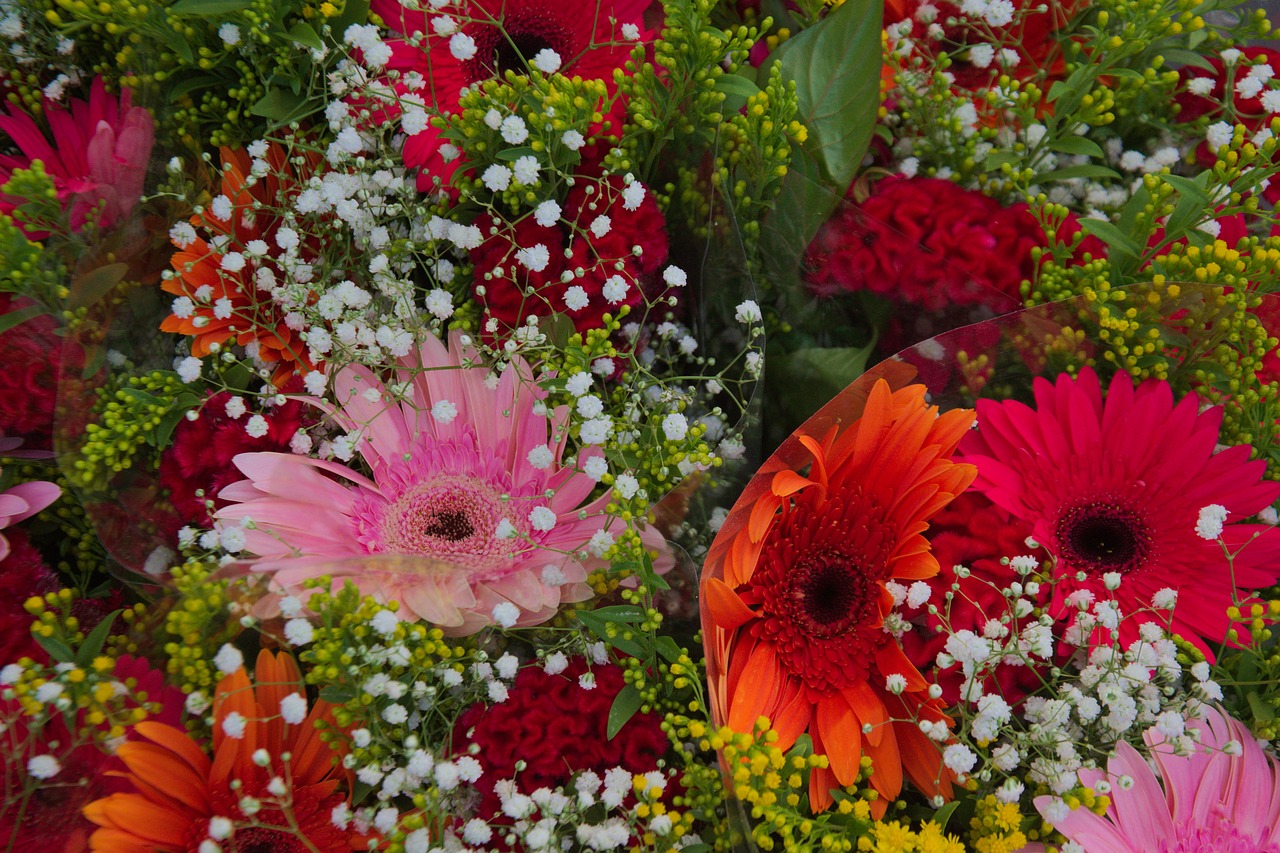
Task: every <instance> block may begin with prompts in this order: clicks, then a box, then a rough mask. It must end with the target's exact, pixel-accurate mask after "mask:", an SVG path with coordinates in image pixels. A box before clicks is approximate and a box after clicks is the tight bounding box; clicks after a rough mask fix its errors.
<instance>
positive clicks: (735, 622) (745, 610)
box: [702, 578, 756, 631]
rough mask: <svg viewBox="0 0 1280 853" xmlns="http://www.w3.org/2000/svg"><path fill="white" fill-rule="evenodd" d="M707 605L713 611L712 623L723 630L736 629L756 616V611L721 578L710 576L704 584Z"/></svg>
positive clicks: (703, 589)
mask: <svg viewBox="0 0 1280 853" xmlns="http://www.w3.org/2000/svg"><path fill="white" fill-rule="evenodd" d="M702 593H703V595H704V596H705V597H706V598H705V600H706V602H707V607H708V608H709V610H710V611H711V619H712V624H714V625H715V626H716V627H718V628H720V629H721V630H723V631H734V630H736V629H737V628H740V627H741V626H743V625H745V624H747V623H748V622H750V621H751V620H752V619H755V618H756V614H755V611H753V610H752V609H751V608H749V607H747V605H745V604H743V603H742V599H741V598H739V597H738V594H737V593H735V592H734V591H733V589H732V588H730V586H729V585H728V584H727V583H725V582H724V581H722V580H720V579H719V578H708V579H707V582H706V583H704V584H703V585H702Z"/></svg>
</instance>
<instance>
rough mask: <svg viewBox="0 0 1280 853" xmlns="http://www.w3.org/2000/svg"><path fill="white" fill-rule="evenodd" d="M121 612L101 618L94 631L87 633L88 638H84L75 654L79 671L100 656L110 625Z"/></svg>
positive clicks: (109, 631) (117, 611) (114, 612)
mask: <svg viewBox="0 0 1280 853" xmlns="http://www.w3.org/2000/svg"><path fill="white" fill-rule="evenodd" d="M122 612H123V611H121V610H116V611H113V612H111V613H108V614H107V615H106V616H104V617H102V621H101V622H99V623H98V624H97V625H96V626H94V629H93V630H92V631H90V632H89V636H87V637H85V638H84V642H83V643H81V644H80V650H79V651H77V652H76V666H78V667H80V668H81V669H85V668H87V667H88V666H89V665H90V664H92V663H93V659H94V658H96V657H97V656H98V655H100V654H102V647H103V646H104V645H105V644H106V642H107V636H108V635H110V633H111V625H112V623H114V622H115V621H116V617H117V616H119V615H120V614H121V613H122Z"/></svg>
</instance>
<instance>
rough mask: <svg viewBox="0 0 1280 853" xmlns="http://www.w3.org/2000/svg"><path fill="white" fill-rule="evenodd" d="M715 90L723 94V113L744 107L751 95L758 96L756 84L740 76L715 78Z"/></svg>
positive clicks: (733, 111)
mask: <svg viewBox="0 0 1280 853" xmlns="http://www.w3.org/2000/svg"><path fill="white" fill-rule="evenodd" d="M715 90H716V91H717V92H723V93H724V96H725V97H724V111H725V112H732V113H736V112H737V111H738V110H740V109H742V108H743V107H744V106H746V104H747V99H748V98H750V97H751V96H752V95H758V94H760V87H759V86H757V85H756V82H755V81H754V80H750V79H748V78H746V77H744V76H742V75H741V74H721V75H720V76H719V77H717V78H716V85H715Z"/></svg>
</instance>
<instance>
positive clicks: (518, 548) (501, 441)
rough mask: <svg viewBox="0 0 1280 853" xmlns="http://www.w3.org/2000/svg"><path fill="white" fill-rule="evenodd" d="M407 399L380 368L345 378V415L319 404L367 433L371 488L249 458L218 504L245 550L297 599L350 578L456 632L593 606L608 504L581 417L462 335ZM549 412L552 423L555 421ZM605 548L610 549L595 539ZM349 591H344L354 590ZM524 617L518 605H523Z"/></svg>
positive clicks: (417, 364)
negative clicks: (486, 359) (496, 367)
mask: <svg viewBox="0 0 1280 853" xmlns="http://www.w3.org/2000/svg"><path fill="white" fill-rule="evenodd" d="M395 379H396V381H397V382H398V383H403V387H405V388H406V389H407V390H405V391H404V393H403V395H402V396H401V397H399V398H397V397H396V396H394V395H393V394H392V392H391V391H390V390H389V389H388V387H387V385H386V384H384V383H383V382H382V380H380V379H379V378H378V377H377V376H375V375H374V374H373V373H372V372H370V371H369V370H368V369H367V368H365V367H361V366H356V365H352V366H348V367H346V368H344V369H343V370H341V371H339V372H338V374H337V376H336V377H335V379H334V385H335V391H336V396H337V399H338V401H339V403H340V405H339V406H338V407H337V408H334V407H331V406H328V405H327V404H323V403H321V402H320V401H316V400H313V401H312V402H313V403H314V404H316V405H317V406H319V407H321V408H323V409H325V410H326V411H327V413H328V414H329V415H330V416H331V417H332V418H333V420H334V421H336V422H337V423H338V424H339V425H340V426H341V427H342V428H344V429H345V430H347V431H348V433H349V434H350V435H351V436H352V437H354V436H357V435H358V436H359V439H358V440H356V441H355V447H356V449H357V450H358V451H359V453H360V455H361V456H362V457H363V459H364V462H365V464H366V465H367V466H368V470H369V474H370V476H365V475H364V474H362V473H359V472H358V471H356V470H354V469H353V468H350V467H348V466H346V465H342V464H339V463H337V462H328V461H323V460H320V459H312V458H309V457H305V456H298V455H294V454H289V453H242V454H240V455H239V456H236V457H235V459H234V460H233V461H234V463H235V465H236V467H238V468H239V469H240V470H241V471H242V472H244V474H245V476H246V477H248V479H247V480H242V481H240V482H238V483H233V484H231V485H230V486H227V487H226V488H225V489H223V490H222V491H221V492H220V493H219V498H221V499H224V500H227V501H231V502H233V504H232V505H231V506H228V507H225V508H223V509H221V510H219V511H218V513H217V515H216V517H217V519H218V520H219V521H220V522H221V523H222V524H223V526H224V527H225V526H226V525H227V524H228V522H230V523H232V524H234V523H235V522H239V521H241V520H243V519H250V518H251V519H252V524H248V523H246V525H245V531H244V532H245V540H246V550H247V551H249V552H251V553H253V554H255V555H257V557H258V558H260V559H259V560H258V561H257V562H255V564H254V570H256V571H260V572H270V573H272V574H273V575H274V577H275V580H276V581H277V582H278V583H279V585H280V586H281V587H283V588H284V589H285V590H292V591H295V592H296V591H298V588H299V587H300V586H301V585H302V584H303V582H304V581H306V580H308V579H311V578H316V577H319V576H321V575H333V576H335V577H336V576H343V575H345V576H349V577H350V578H351V580H352V581H353V582H354V583H355V584H356V585H357V586H358V587H359V588H360V590H361V591H362V592H363V593H365V594H370V595H374V596H376V597H378V598H379V599H381V600H383V601H397V602H399V603H400V604H401V606H402V607H401V615H402V616H404V617H405V618H409V619H424V620H427V621H429V622H432V623H434V624H435V625H437V626H439V627H441V628H443V629H445V631H446V632H448V633H450V634H454V635H462V634H467V633H473V632H475V631H476V630H478V629H480V628H481V627H483V626H485V625H488V624H491V623H494V622H503V623H504V624H519V625H530V624H537V623H538V622H542V621H545V620H546V619H548V618H550V617H551V616H552V615H553V614H554V613H555V612H556V609H557V608H558V607H559V606H560V604H561V602H562V601H579V600H582V599H584V598H586V597H587V596H588V595H589V588H588V587H587V585H586V583H585V581H586V578H587V571H588V570H587V568H586V566H585V563H587V562H588V561H589V560H590V557H589V552H588V549H589V548H591V547H596V546H597V545H598V543H599V542H600V541H602V540H604V539H607V538H608V534H607V533H604V534H602V536H600V537H597V536H596V534H600V533H601V532H602V531H603V530H604V528H605V525H606V523H607V520H608V519H607V517H606V516H605V515H604V508H605V506H606V505H607V504H608V502H609V498H608V496H607V495H605V496H603V497H600V498H597V499H596V500H594V501H592V502H590V503H587V504H586V505H583V501H584V500H586V499H587V498H588V496H589V495H590V494H591V492H592V490H593V488H594V487H595V481H594V480H593V479H592V478H591V477H590V476H588V475H587V474H585V473H583V472H582V470H581V469H582V468H583V467H585V466H586V465H587V463H588V462H589V461H590V460H592V459H593V458H595V457H600V456H602V455H603V454H602V452H601V451H600V449H599V448H597V447H588V448H586V449H584V450H582V451H580V452H579V453H578V455H577V466H569V465H567V464H566V463H565V462H564V461H562V456H563V453H564V446H565V440H566V438H567V437H568V429H567V426H568V409H567V407H563V406H562V407H560V408H557V409H555V410H554V411H550V412H546V411H545V409H544V407H543V406H542V405H541V402H540V401H541V399H542V398H543V397H545V396H546V395H545V393H544V392H542V391H541V390H540V389H539V388H538V387H537V386H536V385H535V384H534V383H533V378H532V371H531V370H530V368H529V366H528V365H527V364H526V363H525V362H524V361H523V360H522V359H520V358H518V357H516V358H513V359H512V361H511V364H510V366H509V367H508V368H507V370H506V371H505V372H503V373H502V375H501V377H500V378H497V377H493V375H492V374H491V372H490V371H489V370H488V369H487V368H486V367H484V366H483V365H481V364H479V363H478V355H477V353H476V352H475V351H474V350H470V349H468V348H466V347H464V346H463V345H462V343H461V342H460V336H459V335H457V334H454V335H453V336H452V337H451V338H450V340H449V345H448V346H447V347H446V346H445V344H444V343H443V342H441V341H440V340H438V339H437V338H435V337H428V338H427V340H426V341H425V343H424V344H423V345H422V348H421V351H420V352H418V353H416V354H414V355H413V356H410V357H409V358H406V359H402V360H401V363H400V367H399V369H398V370H397V373H396V376H395ZM544 412H545V413H544ZM593 537H595V542H593ZM337 582H339V583H340V582H341V578H339V580H338V581H337ZM513 608H514V609H513Z"/></svg>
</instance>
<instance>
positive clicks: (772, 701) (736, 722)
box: [729, 642, 784, 732]
mask: <svg viewBox="0 0 1280 853" xmlns="http://www.w3.org/2000/svg"><path fill="white" fill-rule="evenodd" d="M783 678H784V676H783V674H782V668H781V667H780V666H779V665H778V655H777V651H776V650H775V649H774V647H773V644H772V643H766V642H760V643H757V644H756V647H755V648H754V649H752V650H751V657H750V658H748V659H747V663H746V666H745V667H744V668H743V671H742V677H741V678H739V679H738V683H737V686H736V688H735V689H734V691H733V697H732V699H731V700H730V702H729V726H730V727H731V728H733V729H735V730H737V731H740V732H749V731H751V730H752V729H753V728H754V727H755V724H756V720H758V719H760V717H773V715H774V713H775V712H776V710H777V701H778V696H779V694H780V693H781V692H782V683H783Z"/></svg>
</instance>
